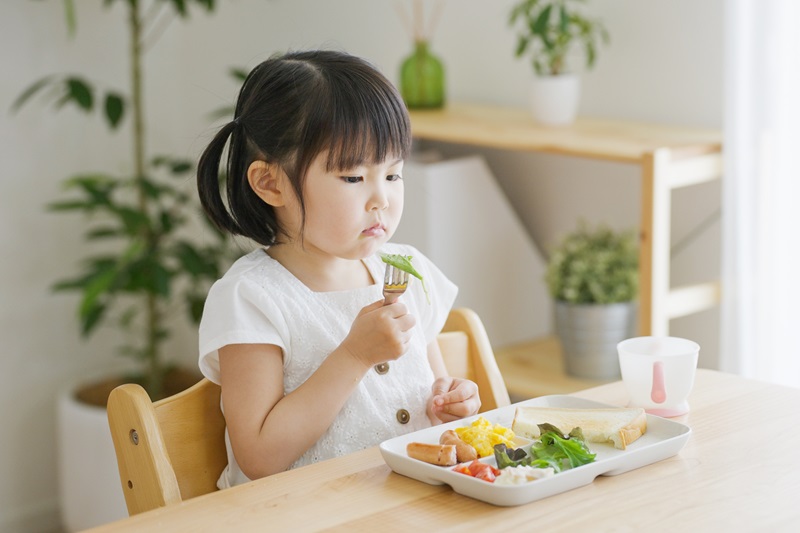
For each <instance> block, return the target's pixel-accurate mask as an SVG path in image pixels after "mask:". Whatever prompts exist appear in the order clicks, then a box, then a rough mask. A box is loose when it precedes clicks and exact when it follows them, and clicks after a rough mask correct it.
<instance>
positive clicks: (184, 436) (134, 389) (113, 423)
mask: <svg viewBox="0 0 800 533" xmlns="http://www.w3.org/2000/svg"><path fill="white" fill-rule="evenodd" d="M438 341H439V346H440V348H441V350H442V356H443V357H444V360H445V365H446V366H447V370H448V372H449V373H450V374H451V375H453V376H459V377H465V378H467V379H471V380H473V381H475V382H476V383H477V384H478V387H479V388H480V395H481V404H482V405H481V412H484V411H488V410H491V409H495V408H497V407H503V406H505V405H509V404H510V400H509V396H508V391H507V390H506V386H505V383H504V382H503V377H502V375H501V374H500V370H499V369H498V368H497V363H496V361H495V359H494V353H493V352H492V347H491V345H490V344H489V339H488V337H487V335H486V330H485V329H484V327H483V324H482V323H481V321H480V318H478V315H477V314H475V313H474V312H473V311H471V310H469V309H465V308H461V309H454V310H453V311H451V312H450V315H449V317H448V319H447V322H446V323H445V326H444V328H443V330H442V333H441V334H440V335H439V337H438ZM108 421H109V426H110V428H111V436H112V439H113V441H114V449H115V451H116V455H117V464H118V467H119V475H120V482H121V483H122V491H123V493H124V495H125V503H126V504H127V507H128V514H130V515H134V514H137V513H141V512H144V511H148V510H150V509H155V508H157V507H163V506H165V505H170V504H173V503H178V502H180V501H182V500H186V499H189V498H192V497H194V496H199V495H201V494H206V493H208V492H213V491H215V490H217V488H216V482H217V478H218V477H219V475H220V473H221V472H222V470H223V469H224V468H225V465H226V464H227V462H228V458H227V452H226V449H225V419H224V417H223V415H222V412H221V411H220V388H219V386H217V385H215V384H214V383H212V382H210V381H208V380H207V379H203V380H201V381H200V382H199V383H197V384H196V385H194V386H192V387H191V388H189V389H187V390H185V391H183V392H181V393H179V394H176V395H174V396H170V397H169V398H165V399H163V400H160V401H158V402H155V403H153V402H151V401H150V397H149V396H148V395H147V392H145V390H144V389H143V388H142V387H140V386H139V385H134V384H125V385H120V386H119V387H117V388H116V389H114V390H113V391H112V392H111V395H110V396H109V399H108Z"/></svg>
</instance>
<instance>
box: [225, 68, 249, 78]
mask: <svg viewBox="0 0 800 533" xmlns="http://www.w3.org/2000/svg"><path fill="white" fill-rule="evenodd" d="M228 73H229V74H230V75H231V76H233V78H234V79H235V80H237V81H240V82H242V81H244V80H246V79H247V76H248V75H249V74H250V72H249V71H248V70H247V69H245V68H242V67H231V68H230V69H229V70H228Z"/></svg>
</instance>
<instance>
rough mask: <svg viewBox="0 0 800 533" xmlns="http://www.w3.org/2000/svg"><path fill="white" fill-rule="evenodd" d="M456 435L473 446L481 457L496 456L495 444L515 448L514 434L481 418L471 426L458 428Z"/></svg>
mask: <svg viewBox="0 0 800 533" xmlns="http://www.w3.org/2000/svg"><path fill="white" fill-rule="evenodd" d="M456 434H457V435H458V436H459V437H461V440H463V441H464V442H466V443H467V444H471V445H472V447H473V448H475V450H476V451H477V452H478V456H480V457H488V456H490V455H493V454H494V445H495V444H505V445H506V446H508V447H510V448H513V447H514V443H513V442H512V441H513V440H514V432H513V431H511V430H510V429H509V428H507V427H503V426H501V425H499V424H492V423H491V422H489V421H488V420H486V419H485V418H483V417H479V418H478V419H477V420H476V421H475V422H473V423H472V425H470V426H466V427H460V428H456Z"/></svg>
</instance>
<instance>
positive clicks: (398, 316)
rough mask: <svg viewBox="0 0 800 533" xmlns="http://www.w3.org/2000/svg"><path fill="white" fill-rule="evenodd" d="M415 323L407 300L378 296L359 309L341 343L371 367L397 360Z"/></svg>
mask: <svg viewBox="0 0 800 533" xmlns="http://www.w3.org/2000/svg"><path fill="white" fill-rule="evenodd" d="M416 323H417V320H416V318H414V315H410V314H408V309H407V308H406V306H405V304H403V303H400V302H395V303H393V304H391V305H384V304H383V300H378V301H377V302H375V303H373V304H370V305H368V306H366V307H364V308H363V309H362V310H361V311H360V312H359V313H358V316H357V317H356V319H355V320H354V321H353V325H352V326H351V327H350V333H348V334H347V337H345V339H344V340H343V341H342V344H341V345H340V347H341V348H342V349H344V350H345V351H346V352H347V353H349V354H350V355H351V356H352V357H353V358H354V359H356V360H357V361H359V362H360V363H362V364H364V365H365V366H368V367H369V366H374V365H377V364H379V363H385V362H386V361H394V360H396V359H399V358H400V356H402V355H403V354H404V353H406V352H407V351H408V345H409V342H410V341H411V335H412V329H413V328H414V325H415V324H416Z"/></svg>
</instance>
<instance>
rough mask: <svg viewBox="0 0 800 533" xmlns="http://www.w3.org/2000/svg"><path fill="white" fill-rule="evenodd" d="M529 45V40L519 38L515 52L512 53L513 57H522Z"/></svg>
mask: <svg viewBox="0 0 800 533" xmlns="http://www.w3.org/2000/svg"><path fill="white" fill-rule="evenodd" d="M529 43H530V39H528V38H527V37H520V38H519V39H518V40H517V50H516V51H515V52H514V55H515V56H516V57H522V55H523V54H524V53H525V50H527V49H528V44H529Z"/></svg>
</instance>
